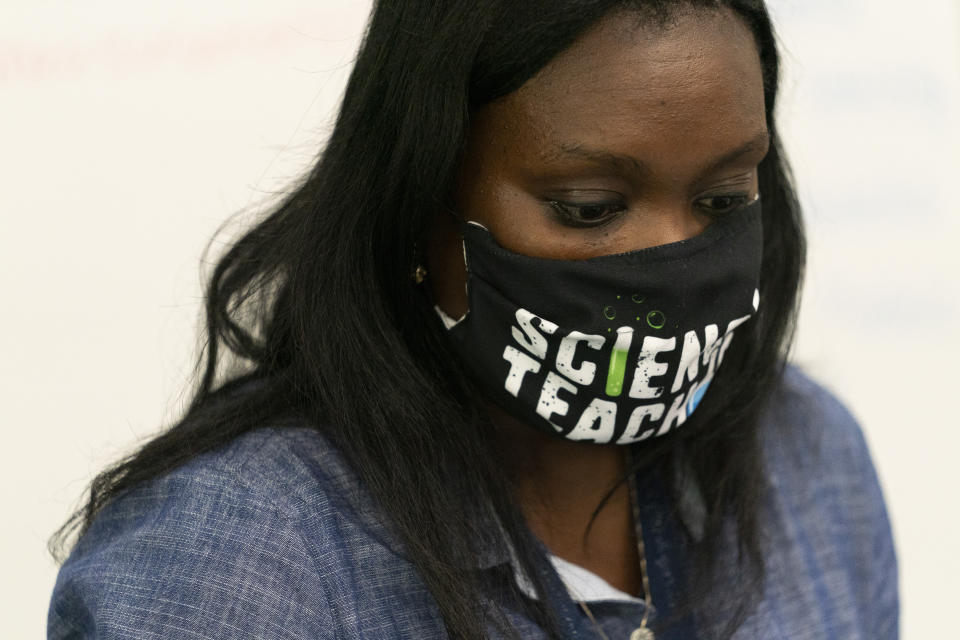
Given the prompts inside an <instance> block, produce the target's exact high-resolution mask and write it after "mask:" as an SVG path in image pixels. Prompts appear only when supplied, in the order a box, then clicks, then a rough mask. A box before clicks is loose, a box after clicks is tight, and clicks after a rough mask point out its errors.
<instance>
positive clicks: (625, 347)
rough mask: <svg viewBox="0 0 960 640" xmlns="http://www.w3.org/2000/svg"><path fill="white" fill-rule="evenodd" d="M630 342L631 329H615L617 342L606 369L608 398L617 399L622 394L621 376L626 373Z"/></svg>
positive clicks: (631, 336) (631, 337)
mask: <svg viewBox="0 0 960 640" xmlns="http://www.w3.org/2000/svg"><path fill="white" fill-rule="evenodd" d="M632 340H633V327H620V328H619V329H617V341H616V343H614V345H613V353H611V354H610V366H609V367H607V388H606V392H607V395H608V396H611V397H617V396H619V395H620V394H621V393H623V376H624V374H625V373H626V371H627V351H629V350H630V342H631V341H632Z"/></svg>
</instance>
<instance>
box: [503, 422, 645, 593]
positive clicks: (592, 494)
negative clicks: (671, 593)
mask: <svg viewBox="0 0 960 640" xmlns="http://www.w3.org/2000/svg"><path fill="white" fill-rule="evenodd" d="M491 416H492V417H493V419H494V423H495V424H496V425H497V433H498V442H497V444H498V446H499V449H500V453H501V457H502V459H503V460H504V463H505V464H506V465H507V471H508V474H509V475H510V478H511V480H512V483H513V486H514V491H515V495H516V499H517V501H518V503H519V505H520V508H521V510H522V511H523V513H524V515H525V517H526V519H527V523H528V525H529V526H530V528H531V530H532V531H533V532H534V534H536V536H537V537H538V538H539V539H540V540H541V541H542V542H543V543H544V544H545V545H546V546H547V548H548V549H550V551H551V552H552V553H553V554H554V555H558V556H560V557H561V558H564V559H565V560H569V561H570V562H573V563H574V564H578V565H580V566H582V567H585V568H587V569H589V570H591V571H593V572H594V573H596V574H598V575H600V576H601V577H603V578H604V579H605V580H607V582H609V583H610V584H612V585H613V586H615V587H617V588H618V589H621V590H623V591H626V592H627V593H631V594H636V593H638V592H639V576H638V575H637V574H638V571H637V567H638V564H637V563H638V558H637V553H636V539H635V536H634V523H633V513H632V508H631V504H630V492H629V488H628V486H627V483H626V482H623V483H619V481H620V479H621V477H622V476H623V473H624V471H625V459H624V452H623V449H622V448H621V447H618V446H611V445H597V444H593V443H584V442H575V441H571V440H566V439H564V438H557V437H555V436H551V435H550V434H547V433H543V432H541V431H539V430H537V429H533V428H531V427H529V426H527V425H525V424H523V423H521V422H519V421H518V420H516V419H515V418H513V417H512V416H509V415H508V414H506V413H504V412H502V411H501V410H499V409H496V408H491ZM618 483H619V486H617V485H618ZM614 486H617V489H616V490H615V492H614V493H613V495H611V497H610V499H609V500H608V501H607V502H606V504H605V505H604V507H603V508H602V509H601V510H600V512H599V513H597V516H596V518H595V519H594V520H593V524H592V525H591V526H590V529H589V535H585V534H586V533H587V527H588V525H589V524H590V521H591V518H593V513H594V511H595V510H596V508H597V507H598V506H599V505H600V503H601V501H602V500H603V498H604V496H606V494H607V493H608V492H609V491H610V490H611V489H612V488H613V487H614Z"/></svg>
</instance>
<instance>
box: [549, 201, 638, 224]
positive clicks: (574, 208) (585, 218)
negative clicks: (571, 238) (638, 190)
mask: <svg viewBox="0 0 960 640" xmlns="http://www.w3.org/2000/svg"><path fill="white" fill-rule="evenodd" d="M547 204H549V205H550V207H551V208H552V209H553V211H554V213H556V214H557V216H558V217H559V218H560V222H561V223H562V224H565V225H567V226H569V227H599V226H600V225H604V224H607V223H608V222H610V221H612V220H613V219H614V218H616V217H617V214H619V213H620V212H622V211H624V210H626V208H627V207H626V205H625V204H623V203H622V202H590V203H576V202H561V201H559V200H548V201H547Z"/></svg>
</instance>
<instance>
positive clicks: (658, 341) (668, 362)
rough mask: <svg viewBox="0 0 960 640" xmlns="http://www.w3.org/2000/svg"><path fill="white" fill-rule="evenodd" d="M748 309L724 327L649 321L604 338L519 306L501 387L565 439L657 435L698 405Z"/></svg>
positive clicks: (631, 439)
mask: <svg viewBox="0 0 960 640" xmlns="http://www.w3.org/2000/svg"><path fill="white" fill-rule="evenodd" d="M751 315H752V314H748V315H744V316H741V317H738V318H735V319H733V320H732V321H730V322H729V323H726V326H725V327H723V331H722V332H721V327H720V326H718V325H717V324H708V325H706V326H704V327H703V328H702V329H691V330H687V331H681V332H677V334H676V335H669V330H668V331H662V329H664V328H665V327H662V326H657V325H654V324H651V325H649V326H650V327H653V328H654V329H657V330H656V331H651V332H645V331H642V330H641V329H640V328H635V327H633V326H621V327H619V328H617V329H616V330H615V331H614V330H612V329H611V331H610V333H608V334H607V335H606V336H604V335H594V334H589V333H581V332H579V331H569V332H565V331H562V330H561V329H560V328H559V327H558V326H557V325H556V324H554V323H552V322H550V321H549V320H546V319H544V318H541V317H538V316H536V315H534V314H533V313H531V312H529V311H527V310H526V309H522V308H521V309H517V310H516V313H515V318H514V323H513V325H512V326H511V327H510V334H511V335H510V338H509V341H508V344H507V345H506V346H505V348H504V350H503V361H504V367H503V371H504V375H503V378H502V379H503V390H504V391H505V392H506V393H507V394H508V395H509V396H510V397H509V398H507V401H511V400H512V401H513V402H521V403H522V404H523V405H527V406H535V407H536V413H537V415H538V416H539V417H540V418H542V419H543V420H545V421H546V422H548V423H549V424H550V425H551V427H552V428H553V429H554V430H555V431H556V432H557V433H560V434H562V435H563V436H564V437H566V438H568V439H572V440H583V441H592V442H597V443H611V442H615V443H617V444H630V443H632V442H638V441H641V440H646V439H647V438H651V437H654V436H660V435H663V434H665V433H668V432H669V431H670V430H671V429H673V428H675V427H679V426H680V425H682V424H683V423H684V422H685V421H686V419H687V417H689V416H690V414H692V413H693V411H694V409H696V408H697V405H698V404H699V403H700V400H701V399H702V398H703V395H704V393H705V392H706V390H707V387H709V385H710V382H711V381H712V380H713V378H714V374H715V373H716V371H717V369H718V368H719V367H720V365H721V363H722V362H723V358H724V355H725V354H726V352H727V349H728V348H729V347H730V343H731V341H732V340H733V337H734V332H735V331H736V329H737V328H738V327H740V326H741V325H742V324H744V323H745V322H747V320H749V319H750V318H751ZM661 333H663V334H664V335H659V334H661Z"/></svg>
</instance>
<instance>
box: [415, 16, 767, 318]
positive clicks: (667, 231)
mask: <svg viewBox="0 0 960 640" xmlns="http://www.w3.org/2000/svg"><path fill="white" fill-rule="evenodd" d="M638 23H639V20H638V17H637V15H636V14H630V13H614V14H611V15H608V16H607V17H605V18H604V19H602V20H601V21H599V22H598V23H597V24H596V25H594V26H593V27H592V28H591V29H590V30H589V31H588V32H586V33H585V34H584V35H583V36H582V37H581V38H580V39H578V40H577V41H576V42H575V43H574V44H573V45H572V46H571V47H570V48H569V49H567V50H566V51H564V52H563V53H561V54H560V55H558V56H557V57H556V58H554V59H553V60H552V61H551V62H550V63H549V64H548V65H547V66H545V67H544V68H543V69H542V70H541V71H540V72H539V73H538V74H537V75H536V76H534V77H533V78H531V79H530V80H529V81H528V82H527V83H526V84H524V85H523V86H522V87H520V89H518V90H517V91H515V92H513V93H511V94H509V95H507V96H505V97H504V98H502V99H500V100H499V101H497V102H494V103H491V104H489V105H486V106H484V107H482V108H481V109H479V110H478V112H477V113H476V114H475V117H474V119H473V120H472V122H471V129H470V137H469V142H468V146H467V150H466V153H465V157H464V161H463V164H462V168H461V172H460V176H459V181H458V186H457V208H458V213H459V215H460V216H461V217H462V218H463V219H466V220H475V221H477V222H480V223H482V224H483V225H484V226H485V227H487V228H488V229H489V230H490V232H491V233H492V234H493V236H494V237H495V238H496V240H497V242H499V243H500V244H501V245H503V246H504V247H506V248H508V249H510V250H512V251H514V252H516V253H521V254H526V255H531V256H538V257H545V258H561V259H583V258H590V257H594V256H600V255H605V254H612V253H620V252H624V251H631V250H635V249H641V248H646V247H651V246H656V245H661V244H666V243H670V242H675V241H679V240H683V239H685V238H689V237H691V236H694V235H696V234H698V233H700V232H701V231H703V229H704V228H705V227H706V226H707V225H709V224H710V222H711V220H712V219H714V217H715V216H718V215H722V214H723V213H726V212H728V211H730V210H732V209H735V208H737V207H740V206H742V205H744V204H745V203H747V202H749V201H750V200H752V199H754V198H755V197H756V196H757V165H758V164H759V163H760V161H761V160H762V159H763V157H764V156H765V155H766V152H767V147H768V135H767V128H766V117H765V112H764V95H763V79H762V72H761V66H760V58H759V54H758V52H757V47H756V44H755V42H754V39H753V36H752V34H751V32H750V30H749V29H748V28H747V26H746V25H745V24H744V23H743V22H742V21H741V20H740V19H739V18H738V17H737V16H736V15H735V14H734V13H733V12H731V11H730V10H727V9H723V10H716V11H705V10H700V11H694V10H691V11H689V12H687V13H684V14H681V15H678V16H677V18H676V20H675V21H674V22H671V24H670V25H669V26H667V27H664V28H658V27H643V26H638ZM428 258H429V265H430V281H431V284H432V287H433V293H434V295H435V297H436V300H437V303H438V304H439V306H440V307H441V309H443V310H444V311H445V312H446V313H447V314H448V315H450V316H452V317H455V318H456V317H460V316H462V315H463V313H464V312H465V311H466V309H467V300H466V292H465V288H464V282H465V278H466V273H465V268H464V264H463V251H462V245H461V240H460V235H459V231H458V229H457V225H456V224H454V222H453V221H452V220H449V219H447V217H442V218H441V219H440V220H438V221H437V225H436V227H435V229H434V233H433V236H432V238H431V242H430V247H429V256H428Z"/></svg>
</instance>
